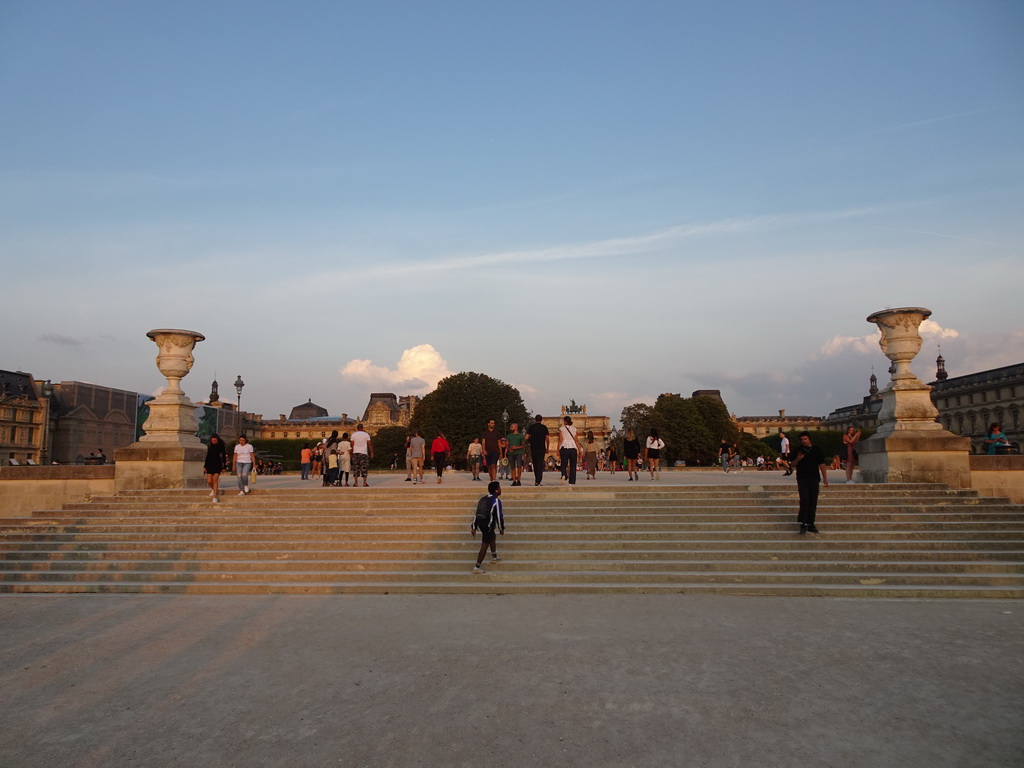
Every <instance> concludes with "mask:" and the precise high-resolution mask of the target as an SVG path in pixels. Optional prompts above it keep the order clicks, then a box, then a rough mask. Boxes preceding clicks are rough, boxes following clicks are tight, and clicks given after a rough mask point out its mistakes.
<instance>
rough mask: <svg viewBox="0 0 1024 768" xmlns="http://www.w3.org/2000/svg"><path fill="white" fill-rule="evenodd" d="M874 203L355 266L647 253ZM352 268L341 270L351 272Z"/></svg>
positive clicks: (389, 273)
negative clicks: (504, 249)
mask: <svg viewBox="0 0 1024 768" xmlns="http://www.w3.org/2000/svg"><path fill="white" fill-rule="evenodd" d="M880 210H881V209H880V208H877V207H868V208H849V209H843V210H837V211H820V212H805V213H785V214H765V215H761V216H747V217H741V218H732V219H721V220H719V221H712V222H708V223H705V224H683V225H679V226H675V227H668V228H666V229H661V230H656V231H654V232H648V233H645V234H641V235H634V236H632V237H621V238H610V239H607V240H595V241H591V242H585V243H566V244H563V245H555V246H551V247H549V248H535V249H522V250H511V251H497V252H494V253H483V254H478V255H474V256H455V257H450V258H441V259H438V260H433V261H420V262H400V263H393V264H385V265H381V266H374V267H369V268H367V269H365V270H361V271H359V275H360V276H362V277H389V278H397V277H411V276H416V275H426V274H432V273H439V272H451V271H457V270H467V269H474V268H478V267H489V266H490V267H493V266H498V265H503V264H515V265H522V264H528V263H534V262H553V261H570V260H587V259H603V258H607V257H611V256H631V255H638V254H643V253H652V252H655V251H658V250H661V249H664V248H667V247H669V246H671V245H672V244H674V243H677V242H680V241H683V240H687V239H691V238H698V237H715V236H725V235H732V234H737V233H742V232H756V231H761V230H766V229H774V228H781V227H791V226H800V225H807V224H815V223H823V222H829V221H836V220H840V219H851V218H857V217H861V216H868V215H871V214H873V213H877V212H879V211H880ZM352 274H353V273H352V271H351V270H350V271H347V272H346V273H345V275H346V277H347V278H351V277H352Z"/></svg>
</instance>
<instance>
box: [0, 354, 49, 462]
mask: <svg viewBox="0 0 1024 768" xmlns="http://www.w3.org/2000/svg"><path fill="white" fill-rule="evenodd" d="M48 411H49V401H48V400H47V398H45V397H44V396H43V394H42V386H41V384H40V383H38V382H36V381H35V379H33V378H32V374H30V373H24V372H23V371H0V460H2V463H3V464H4V465H5V466H6V465H22V464H43V463H48V458H49V457H48V456H47V455H46V454H47V453H48V451H47V450H46V448H47V446H46V443H47V436H48V435H47V425H48V422H49V413H48Z"/></svg>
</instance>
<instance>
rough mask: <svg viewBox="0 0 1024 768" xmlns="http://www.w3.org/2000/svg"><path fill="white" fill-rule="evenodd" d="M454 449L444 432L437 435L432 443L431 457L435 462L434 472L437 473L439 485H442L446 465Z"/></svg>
mask: <svg viewBox="0 0 1024 768" xmlns="http://www.w3.org/2000/svg"><path fill="white" fill-rule="evenodd" d="M451 450H452V447H451V446H450V445H449V444H448V441H447V440H446V439H445V437H444V434H443V433H442V432H438V433H437V437H435V438H434V439H433V440H432V441H431V443H430V456H431V458H432V459H433V460H434V470H435V471H436V472H437V484H438V485H440V484H441V475H443V474H444V465H445V464H447V463H448V454H449V453H451Z"/></svg>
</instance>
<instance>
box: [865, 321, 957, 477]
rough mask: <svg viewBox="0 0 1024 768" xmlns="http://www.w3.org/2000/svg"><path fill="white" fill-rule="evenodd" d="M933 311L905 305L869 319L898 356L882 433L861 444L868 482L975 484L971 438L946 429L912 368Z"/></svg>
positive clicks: (886, 393)
mask: <svg viewBox="0 0 1024 768" xmlns="http://www.w3.org/2000/svg"><path fill="white" fill-rule="evenodd" d="M930 315H931V310H928V309H924V308H923V307H901V308H899V309H886V310H883V311H881V312H875V313H874V314H872V315H870V316H868V318H867V320H868V322H869V323H874V324H875V325H877V326H878V328H879V330H880V331H881V332H882V337H881V339H879V342H878V343H879V346H880V347H881V348H882V352H883V353H884V354H885V356H886V357H888V358H889V359H890V360H892V362H893V364H894V365H893V368H894V372H893V375H892V381H891V382H890V384H889V386H888V387H887V388H886V389H884V390H883V391H882V392H881V398H882V407H881V409H880V410H879V412H878V420H879V425H878V431H877V432H876V433H875V434H874V435H872V436H871V437H869V438H868V439H866V440H863V441H861V443H860V445H859V446H858V451H859V453H860V471H861V477H862V478H863V479H864V482H866V483H945V484H946V485H949V486H950V487H951V488H969V487H970V486H971V470H970V464H969V460H968V455H969V450H970V443H971V441H970V439H969V438H966V437H958V436H956V435H954V434H953V433H952V432H947V431H946V430H945V429H943V428H942V425H941V424H939V422H938V420H937V419H938V415H939V412H938V410H937V409H936V408H935V405H934V404H933V403H932V400H931V387H929V386H928V385H927V384H925V383H924V382H922V381H921V380H920V379H918V378H917V376H915V375H914V374H913V373H912V372H911V370H910V361H911V360H913V359H914V357H915V356H916V355H917V353H918V352H920V351H921V334H920V331H919V328H920V325H921V323H922V322H924V320H926V319H927V318H928V317H929V316H930Z"/></svg>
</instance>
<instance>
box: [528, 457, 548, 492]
mask: <svg viewBox="0 0 1024 768" xmlns="http://www.w3.org/2000/svg"><path fill="white" fill-rule="evenodd" d="M546 453H547V451H545V450H544V449H543V448H541V449H540V450H539V451H538V450H536V449H534V448H530V460H531V461H532V462H533V479H534V482H535V483H537V485H540V484H541V481H542V480H544V459H545V458H546V456H545V455H544V454H546Z"/></svg>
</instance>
